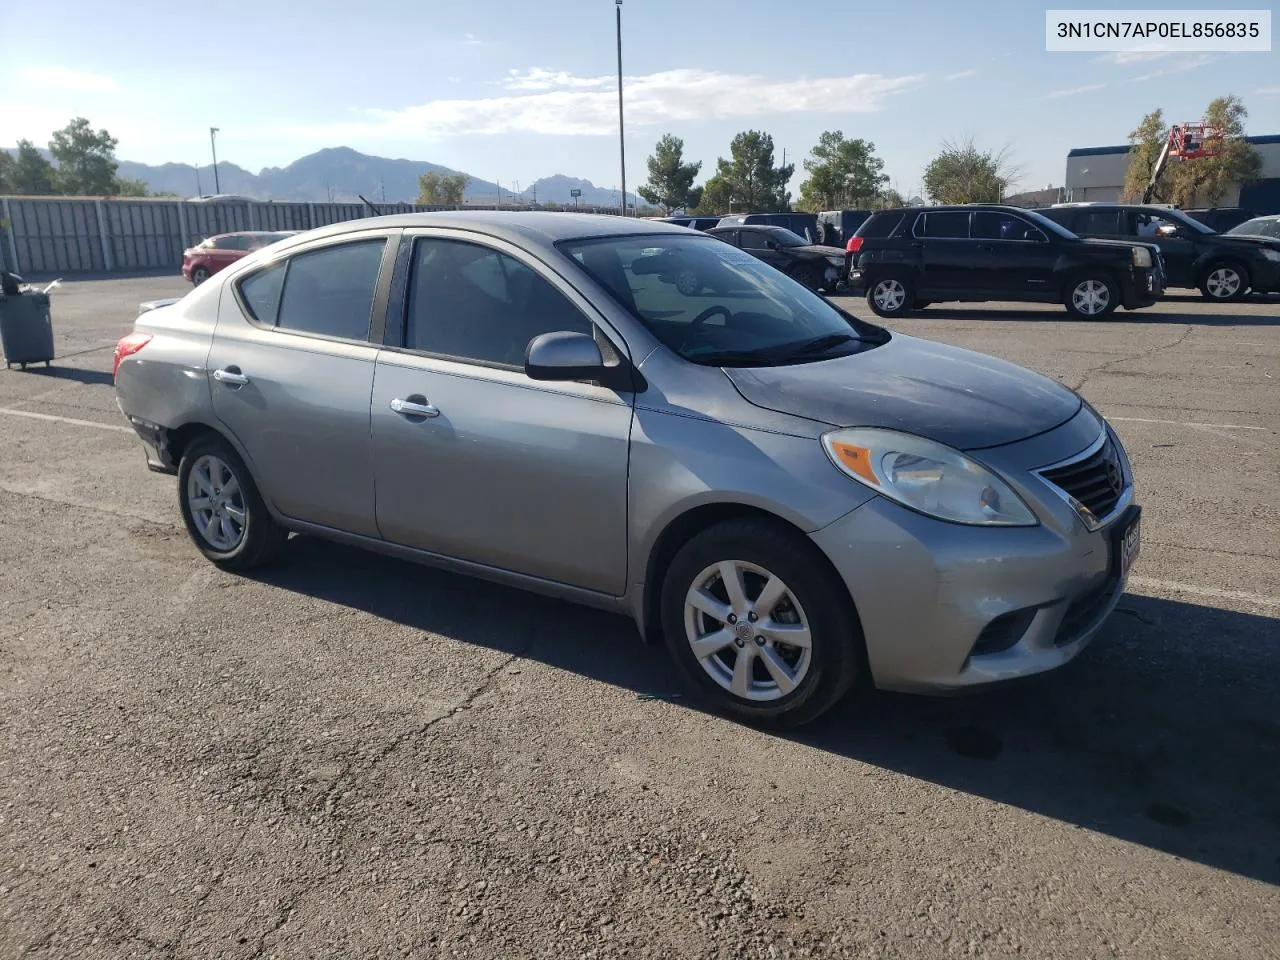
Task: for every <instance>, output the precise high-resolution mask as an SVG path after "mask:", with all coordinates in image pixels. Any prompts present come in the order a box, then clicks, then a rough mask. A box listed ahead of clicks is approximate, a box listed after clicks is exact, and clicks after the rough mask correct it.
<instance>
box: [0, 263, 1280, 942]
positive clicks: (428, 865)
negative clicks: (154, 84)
mask: <svg viewBox="0 0 1280 960" xmlns="http://www.w3.org/2000/svg"><path fill="white" fill-rule="evenodd" d="M185 289H186V287H185V285H184V284H183V282H182V281H181V279H180V278H176V277H153V278H143V279H111V280H94V281H80V282H69V283H66V284H64V285H63V286H62V287H61V288H60V289H58V290H56V291H55V292H54V295H53V304H54V323H55V327H56V331H57V336H58V350H59V359H58V360H57V361H55V363H54V365H53V367H52V368H51V369H49V370H48V371H45V370H43V369H38V368H37V369H33V370H29V371H27V372H20V371H18V370H17V369H14V370H11V371H0V957H6V958H7V957H56V958H81V957H83V958H115V957H148V958H149V957H156V958H160V957H219V958H221V957H227V958H253V957H281V958H294V957H298V958H301V957H323V958H372V957H399V956H412V957H473V958H491V957H493V958H498V957H500V958H516V957H557V958H564V957H575V958H577V957H653V958H683V957H762V958H764V957H844V956H850V957H854V956H856V957H973V956H978V957H1009V956H1021V957H1031V958H1054V957H1064V958H1065V957H1070V958H1085V957H1123V958H1135V957H1152V958H1188V960H1205V958H1215V957H1224V958H1225V957H1231V958H1263V957H1277V956H1280V717H1278V716H1277V712H1278V708H1280V670H1278V669H1277V667H1278V666H1280V619H1278V618H1280V495H1278V493H1277V491H1278V490H1280V486H1278V485H1277V478H1278V477H1280V445H1278V442H1277V440H1278V438H1277V430H1280V299H1275V298H1273V299H1272V300H1270V301H1267V302H1261V301H1251V302H1249V303H1244V304H1237V305H1232V306H1229V307H1223V306H1214V305H1209V304H1206V303H1204V302H1203V301H1201V299H1200V298H1199V296H1198V295H1195V294H1192V293H1191V292H1187V295H1186V296H1179V297H1174V298H1172V299H1170V300H1167V301H1165V302H1163V303H1161V304H1160V305H1159V306H1157V307H1155V308H1151V309H1147V310H1142V311H1136V312H1133V313H1125V312H1121V313H1119V314H1117V315H1116V316H1115V318H1114V319H1111V320H1107V321H1102V322H1090V323H1079V322H1073V321H1069V320H1068V319H1067V317H1066V314H1065V312H1064V311H1062V310H1061V309H1058V308H1051V307H1044V308H1041V307H1027V306H1023V305H1012V304H992V305H953V306H949V305H945V304H942V305H937V306H934V307H930V308H929V309H927V310H925V311H923V312H922V313H921V314H919V315H918V316H914V317H911V318H908V319H904V320H901V321H897V322H894V323H893V324H891V325H892V326H893V327H894V328H895V329H898V330H902V331H905V332H908V333H911V334H915V335H919V336H923V337H928V338H932V339H937V340H942V341H945V342H948V343H953V344H958V345H961V346H965V347H971V348H973V349H977V350H981V351H984V352H988V353H992V354H996V355H998V356H1001V357H1005V358H1007V359H1009V360H1013V361H1015V362H1018V363H1021V364H1024V365H1027V366H1030V367H1033V368H1035V369H1038V370H1040V371H1042V372H1044V373H1046V374H1049V375H1050V376H1054V377H1057V378H1059V379H1061V380H1062V381H1063V382H1065V383H1067V384H1070V385H1071V386H1073V387H1077V388H1080V389H1081V390H1082V392H1083V393H1084V395H1085V396H1086V397H1087V398H1088V399H1089V400H1090V401H1091V402H1092V403H1093V404H1094V405H1095V406H1096V407H1097V408H1098V409H1099V410H1100V411H1101V412H1102V413H1104V414H1105V415H1106V416H1108V417H1109V418H1110V419H1111V420H1112V422H1113V423H1114V424H1115V426H1116V428H1117V429H1118V431H1119V433H1120V434H1121V436H1122V438H1123V439H1124V441H1125V443H1126V446H1127V448H1128V450H1129V452H1130V455H1131V457H1132V459H1133V462H1134V466H1135V471H1136V474H1137V480H1138V490H1139V497H1140V500H1141V502H1142V503H1143V506H1144V521H1143V522H1144V527H1143V529H1144V537H1145V542H1144V544H1143V547H1142V555H1141V558H1140V559H1139V561H1138V564H1137V567H1136V569H1135V571H1134V576H1133V579H1132V580H1131V583H1130V590H1129V594H1128V595H1127V596H1126V597H1125V598H1124V599H1123V600H1122V602H1121V605H1120V609H1119V610H1118V611H1117V613H1116V614H1115V615H1114V616H1113V617H1112V618H1111V620H1110V621H1108V623H1107V625H1106V627H1105V628H1104V629H1103V631H1102V632H1101V634H1100V635H1099V636H1098V638H1097V639H1096V640H1095V641H1094V643H1093V644H1092V646H1091V647H1090V648H1089V649H1088V650H1086V651H1085V653H1084V654H1082V655H1081V656H1080V657H1079V658H1078V659H1077V660H1076V661H1075V662H1073V663H1072V664H1070V665H1069V666H1068V667H1066V668H1064V669H1063V670H1061V671H1058V672H1056V673H1054V674H1052V675H1049V676H1046V677H1043V678H1038V679H1036V680H1035V681H1032V682H1028V683H1024V684H1021V685H1017V686H1014V687H1010V688H1007V689H1002V690H998V691H995V692H991V693H988V694H983V695H979V696H970V697H963V698H957V699H947V700H934V699H926V698H920V697H907V696H897V695H883V694H882V695H873V696H867V697H865V698H862V699H856V700H852V701H850V702H849V703H848V704H846V705H844V706H842V707H840V708H839V709H837V710H836V711H835V712H834V713H833V714H831V715H829V716H828V717H827V718H825V719H824V720H822V721H820V722H819V723H818V724H817V725H815V726H813V727H811V728H808V729H806V730H804V731H802V732H801V733H798V734H795V735H791V736H778V735H774V734H768V733H762V732H759V731H756V730H753V729H750V728H747V727H743V726H739V725H736V724H734V723H731V722H729V721H727V720H724V719H722V718H720V717H717V716H715V715H711V714H708V713H706V712H703V711H701V710H699V709H698V708H697V706H696V705H695V704H693V703H690V702H689V701H688V700H687V699H686V698H684V697H683V696H682V695H681V691H680V688H679V687H678V686H677V685H676V684H675V682H674V679H673V675H672V669H671V667H670V665H669V663H668V661H667V659H666V655H665V653H664V652H663V651H662V650H660V649H655V648H650V647H645V646H643V645H642V644H641V643H640V641H639V639H638V637H637V636H636V633H635V630H634V628H633V627H632V626H631V625H630V623H629V622H628V621H626V620H624V619H622V618H619V617H614V616H610V615H606V614H601V613H598V612H594V611H591V610H586V609H580V608H577V607H573V606H569V605H567V604H563V603H559V602H555V601H551V600H547V599H542V598H538V597H533V596H530V595H526V594H523V593H520V592H517V591H514V590H509V589H505V588H501V587H497V586H493V585H489V584H484V583H480V582H477V581H472V580H469V579H466V578H464V577H460V576H454V575H449V574H444V573H439V572H436V571H432V570H429V569H425V568H421V567H418V566H415V565H412V564H409V563H404V562H400V561H395V560H389V559H385V558H381V557H375V556H371V555H368V554H364V553H361V552H359V551H356V550H352V549H349V548H346V547H341V546H336V545H331V544H327V543H324V542H320V541H316V540H312V539H309V538H294V539H293V540H292V541H290V544H289V546H288V549H287V551H286V556H285V557H284V559H283V561H282V562H281V563H280V564H279V565H277V566H274V567H272V568H270V569H267V570H264V571H262V572H257V573H255V574H254V575H252V576H236V575H232V574H227V573H223V572H220V571H218V570H217V569H215V568H214V567H212V566H211V565H209V564H208V563H206V562H205V561H204V560H203V559H202V558H201V557H200V556H199V555H198V554H197V552H196V550H195V549H194V547H193V546H192V545H191V544H190V543H189V542H188V540H187V537H186V534H185V532H184V531H183V529H182V527H181V523H180V520H179V516H178V509H177V503H176V496H175V489H174V481H173V479H172V478H170V477H164V476H159V475H156V474H152V473H149V472H148V471H147V470H146V467H145V465H144V461H143V455H142V451H141V448H140V446H139V444H138V442H137V440H136V439H135V438H134V437H133V435H132V432H131V430H130V429H129V428H128V427H127V426H126V425H125V423H124V421H123V420H122V418H121V416H120V414H119V413H118V411H117V410H116V408H115V403H114V397H113V392H112V387H111V374H110V370H111V350H112V347H113V345H114V343H115V341H116V339H117V338H118V337H120V336H121V335H122V334H124V333H125V332H127V331H128V329H129V327H130V324H131V322H132V319H133V316H134V312H135V310H136V305H137V303H138V302H139V301H142V300H147V299H151V298H154V297H161V296H166V295H177V294H181V293H182V292H183V291H184V290H185ZM848 302H849V303H850V304H851V305H852V307H853V309H854V310H855V311H856V312H858V313H860V314H861V315H864V316H866V315H868V314H867V312H866V308H865V304H863V303H862V302H860V301H856V302H855V301H848Z"/></svg>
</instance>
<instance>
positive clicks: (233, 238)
mask: <svg viewBox="0 0 1280 960" xmlns="http://www.w3.org/2000/svg"><path fill="white" fill-rule="evenodd" d="M296 233H298V231H297V230H273V231H267V230H245V231H242V232H240V233H220V234H218V235H216V236H213V237H209V238H208V239H207V240H201V241H200V242H199V243H197V244H196V245H195V246H194V247H188V248H187V249H186V250H185V251H183V254H182V276H183V277H184V278H186V279H187V280H190V281H191V283H192V285H193V286H197V287H198V286H200V284H202V283H204V282H205V281H206V280H208V279H209V278H210V277H211V276H213V275H214V274H215V273H217V272H218V271H219V270H221V269H222V268H223V267H225V266H228V265H229V264H231V263H234V262H235V261H236V260H239V259H240V258H241V257H243V256H245V255H246V254H249V253H252V252H253V251H255V250H260V249H262V248H263V247H265V246H266V245H267V244H269V243H275V242H276V241H277V240H283V239H284V238H285V237H292V236H293V235H294V234H296Z"/></svg>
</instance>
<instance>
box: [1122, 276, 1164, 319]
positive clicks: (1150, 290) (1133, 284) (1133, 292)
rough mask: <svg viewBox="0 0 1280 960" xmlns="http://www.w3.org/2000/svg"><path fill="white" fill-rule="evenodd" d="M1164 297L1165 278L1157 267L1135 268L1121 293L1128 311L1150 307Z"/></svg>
mask: <svg viewBox="0 0 1280 960" xmlns="http://www.w3.org/2000/svg"><path fill="white" fill-rule="evenodd" d="M1162 296H1164V276H1163V274H1162V273H1161V272H1160V271H1159V270H1158V269H1156V268H1155V267H1149V268H1136V267H1135V268H1134V269H1133V270H1132V272H1131V274H1130V277H1129V282H1128V283H1126V284H1125V287H1124V290H1122V291H1121V302H1122V303H1123V304H1124V308H1125V309H1126V310H1135V309H1137V308H1139V307H1149V306H1151V305H1152V304H1154V303H1155V302H1156V301H1157V300H1159V299H1160V298H1161V297H1162Z"/></svg>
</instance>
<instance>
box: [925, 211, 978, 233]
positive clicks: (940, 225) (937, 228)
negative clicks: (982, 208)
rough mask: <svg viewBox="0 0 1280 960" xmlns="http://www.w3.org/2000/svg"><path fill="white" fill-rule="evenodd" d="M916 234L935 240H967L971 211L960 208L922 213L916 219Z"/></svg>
mask: <svg viewBox="0 0 1280 960" xmlns="http://www.w3.org/2000/svg"><path fill="white" fill-rule="evenodd" d="M916 236H917V237H929V238H930V239H935V240H967V239H969V213H968V211H959V210H941V211H933V212H932V213H922V214H920V216H919V218H918V219H917V220H916Z"/></svg>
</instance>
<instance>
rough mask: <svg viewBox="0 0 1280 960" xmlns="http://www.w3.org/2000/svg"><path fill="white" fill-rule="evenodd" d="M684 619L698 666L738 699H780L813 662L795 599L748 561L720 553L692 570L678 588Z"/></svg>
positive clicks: (809, 639)
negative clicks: (681, 588) (688, 582)
mask: <svg viewBox="0 0 1280 960" xmlns="http://www.w3.org/2000/svg"><path fill="white" fill-rule="evenodd" d="M684 624H685V636H686V638H687V640H688V642H689V646H690V648H691V649H692V651H693V655H694V658H695V659H696V660H697V661H698V663H699V664H700V665H701V666H702V669H703V670H705V671H706V673H707V675H708V676H710V677H711V679H712V680H714V681H715V682H716V683H717V684H718V685H719V686H720V687H722V688H723V689H725V690H727V691H729V692H730V693H732V694H733V695H734V696H736V697H740V698H742V699H744V700H752V701H756V702H767V701H771V700H780V699H781V698H783V697H785V696H787V695H788V694H790V693H791V692H792V691H794V690H795V689H796V688H797V687H798V686H800V684H801V683H803V682H804V679H805V677H806V676H808V674H809V670H810V667H811V666H812V663H813V639H812V634H811V633H810V629H809V620H808V618H807V617H806V616H805V612H804V609H803V608H802V607H801V606H800V602H799V601H798V600H797V599H796V597H795V594H794V593H792V591H791V588H790V587H788V586H787V585H786V584H785V583H784V582H783V581H782V579H781V578H780V577H777V576H775V575H774V574H772V573H770V572H769V571H768V570H766V569H765V568H764V567H761V566H757V565H756V564H753V563H747V562H746V561H742V560H722V561H720V562H719V563H714V564H712V565H710V566H708V567H706V568H705V569H704V570H703V571H702V572H701V573H700V574H698V576H697V577H695V578H694V580H693V584H692V586H690V587H689V590H688V592H687V593H686V594H685V604H684Z"/></svg>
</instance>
